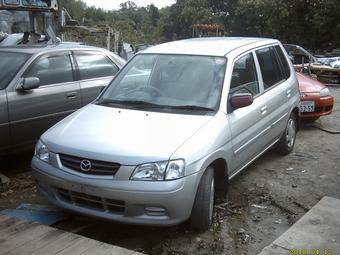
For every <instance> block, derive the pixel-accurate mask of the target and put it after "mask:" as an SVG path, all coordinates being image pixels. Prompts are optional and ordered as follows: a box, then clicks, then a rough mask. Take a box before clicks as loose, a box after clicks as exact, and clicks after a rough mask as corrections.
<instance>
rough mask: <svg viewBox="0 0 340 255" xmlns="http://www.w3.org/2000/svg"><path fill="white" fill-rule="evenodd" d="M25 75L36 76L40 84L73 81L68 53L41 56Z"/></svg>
mask: <svg viewBox="0 0 340 255" xmlns="http://www.w3.org/2000/svg"><path fill="white" fill-rule="evenodd" d="M24 76H25V77H38V78H39V79H40V86H44V85H50V84H57V83H64V82H71V81H73V73H72V65H71V61H70V57H69V55H68V54H62V55H55V56H49V57H42V58H40V59H39V60H38V61H36V62H35V63H33V65H32V66H31V67H30V68H29V69H28V71H27V72H26V74H25V75H24Z"/></svg>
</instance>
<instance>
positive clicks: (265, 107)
mask: <svg viewBox="0 0 340 255" xmlns="http://www.w3.org/2000/svg"><path fill="white" fill-rule="evenodd" d="M260 111H261V114H262V115H265V114H266V113H267V106H263V107H262V108H261V110H260Z"/></svg>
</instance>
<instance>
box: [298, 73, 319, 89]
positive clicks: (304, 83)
mask: <svg viewBox="0 0 340 255" xmlns="http://www.w3.org/2000/svg"><path fill="white" fill-rule="evenodd" d="M296 76H297V79H298V81H299V90H300V92H305V93H306V92H309V93H319V92H320V90H322V89H323V88H325V87H326V86H325V85H324V84H322V83H321V82H319V81H317V80H315V79H313V78H311V77H310V76H307V75H305V74H302V73H299V72H296Z"/></svg>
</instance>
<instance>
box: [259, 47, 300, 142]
mask: <svg viewBox="0 0 340 255" xmlns="http://www.w3.org/2000/svg"><path fill="white" fill-rule="evenodd" d="M275 47H279V49H280V46H279V45H274V46H269V47H264V48H262V49H259V50H256V57H257V60H258V64H259V67H260V70H261V82H262V84H263V88H264V92H263V93H262V95H261V101H262V104H263V106H262V108H263V109H265V112H263V113H262V115H263V116H262V118H263V119H264V121H265V123H267V127H266V129H268V130H269V131H270V132H267V133H266V136H265V137H264V138H265V140H266V141H267V142H268V144H267V145H268V146H269V145H270V144H272V143H273V142H275V141H276V140H277V139H278V138H279V137H280V136H281V134H282V133H283V130H284V129H285V126H286V122H287V119H288V116H289V114H290V110H291V104H289V103H288V100H289V99H290V98H291V97H292V95H293V94H294V93H296V91H293V90H292V88H291V86H290V82H287V79H289V77H290V70H289V66H288V70H287V69H283V68H282V67H283V66H282V64H281V60H280V58H279V55H278V52H277V50H276V48H275ZM281 53H282V51H281ZM282 54H283V53H282Z"/></svg>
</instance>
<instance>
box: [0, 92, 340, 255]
mask: <svg viewBox="0 0 340 255" xmlns="http://www.w3.org/2000/svg"><path fill="white" fill-rule="evenodd" d="M331 92H332V94H333V96H334V97H335V100H336V104H335V108H334V112H333V114H332V115H329V116H326V117H322V118H321V119H320V120H318V121H316V123H315V124H312V125H311V124H305V125H303V126H302V127H301V130H300V132H299V133H298V136H297V141H296V145H295V148H294V151H293V153H291V154H290V155H288V156H286V157H282V156H279V155H277V154H275V152H273V151H269V152H267V153H266V154H264V155H263V156H262V157H261V158H259V159H258V160H257V161H255V162H254V163H253V164H252V165H251V166H249V167H248V168H247V169H246V170H245V171H243V173H241V174H240V175H239V176H237V177H236V178H234V179H233V180H232V182H231V185H230V189H229V194H228V197H227V200H226V201H224V202H221V203H219V204H217V205H215V216H214V217H215V221H214V222H215V223H214V225H213V226H212V227H211V228H210V230H209V231H206V232H193V231H191V230H190V229H189V227H188V225H187V224H185V223H184V224H181V225H179V226H176V227H171V228H150V227H139V226H128V225H121V224H116V223H112V222H105V221H99V220H97V219H93V218H88V217H83V216H79V215H75V214H69V217H68V219H67V220H64V221H62V222H59V223H56V224H54V227H57V228H60V229H64V230H69V231H72V232H75V233H78V234H81V235H84V236H87V237H90V238H93V239H97V240H100V241H104V242H107V243H111V244H114V245H118V246H122V247H126V248H129V249H133V250H136V251H140V252H145V253H147V254H155V255H156V254H157V255H158V254H196V255H199V254H256V253H258V252H260V251H261V250H262V249H263V248H264V247H265V246H267V245H269V244H270V243H271V242H272V241H274V240H275V239H276V238H277V237H278V236H279V235H281V234H282V233H283V232H284V231H286V230H287V229H288V228H289V227H290V226H291V225H292V224H294V223H295V222H296V221H297V220H298V219H299V218H300V217H301V216H303V215H304V214H305V213H306V212H307V211H308V210H309V209H310V208H311V207H313V206H314V205H315V204H316V203H317V202H318V201H319V200H320V199H321V198H322V197H323V196H331V197H335V198H338V199H340V155H339V151H340V134H331V133H328V132H325V131H321V130H320V129H318V128H316V127H315V125H320V126H321V127H324V128H327V129H330V130H337V131H340V88H331ZM30 158H31V155H30V154H24V155H14V156H11V157H9V158H7V159H3V162H1V166H2V167H1V169H0V172H2V173H3V174H5V175H7V176H8V177H10V178H11V184H10V189H9V191H7V192H4V193H1V195H0V210H2V209H6V208H15V207H16V206H17V205H19V204H20V203H22V202H28V203H39V204H41V203H46V202H45V201H44V199H42V198H41V197H39V195H37V194H36V193H35V188H34V185H33V183H32V179H31V177H30V173H29V171H28V170H29V163H30ZM315 248H316V249H317V248H318V247H315Z"/></svg>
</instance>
